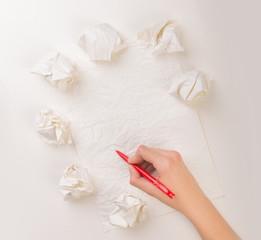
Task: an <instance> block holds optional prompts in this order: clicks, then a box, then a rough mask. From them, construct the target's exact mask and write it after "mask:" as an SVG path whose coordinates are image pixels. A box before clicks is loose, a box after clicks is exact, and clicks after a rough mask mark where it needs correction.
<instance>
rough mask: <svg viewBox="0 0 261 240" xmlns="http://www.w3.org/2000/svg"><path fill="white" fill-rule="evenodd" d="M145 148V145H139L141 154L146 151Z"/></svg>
mask: <svg viewBox="0 0 261 240" xmlns="http://www.w3.org/2000/svg"><path fill="white" fill-rule="evenodd" d="M144 148H145V146H144V145H139V147H138V149H137V150H138V152H141V151H143V150H144Z"/></svg>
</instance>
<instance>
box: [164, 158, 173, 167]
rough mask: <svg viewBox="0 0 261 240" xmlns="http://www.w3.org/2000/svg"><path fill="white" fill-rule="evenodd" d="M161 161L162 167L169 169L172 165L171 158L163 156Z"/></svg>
mask: <svg viewBox="0 0 261 240" xmlns="http://www.w3.org/2000/svg"><path fill="white" fill-rule="evenodd" d="M162 162H163V163H164V167H165V168H166V169H169V168H170V167H171V166H172V165H173V161H172V160H171V158H167V157H163V158H162Z"/></svg>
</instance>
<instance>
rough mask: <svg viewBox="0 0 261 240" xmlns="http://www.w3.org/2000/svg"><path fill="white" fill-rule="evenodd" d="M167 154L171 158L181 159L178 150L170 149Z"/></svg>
mask: <svg viewBox="0 0 261 240" xmlns="http://www.w3.org/2000/svg"><path fill="white" fill-rule="evenodd" d="M169 154H170V157H171V158H173V159H175V160H181V155H180V153H179V152H177V151H174V150H172V151H169Z"/></svg>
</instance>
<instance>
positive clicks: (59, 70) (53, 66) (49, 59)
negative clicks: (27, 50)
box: [31, 52, 78, 90]
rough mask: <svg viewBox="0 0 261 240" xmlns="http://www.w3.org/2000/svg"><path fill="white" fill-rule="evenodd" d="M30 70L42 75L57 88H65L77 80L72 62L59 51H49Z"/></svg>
mask: <svg viewBox="0 0 261 240" xmlns="http://www.w3.org/2000/svg"><path fill="white" fill-rule="evenodd" d="M31 72H32V73H37V74H40V75H42V76H43V77H44V78H45V79H46V80H47V81H49V82H50V83H51V84H52V85H54V86H55V87H56V88H57V89H59V90H66V89H67V88H68V87H69V86H72V85H74V84H76V83H77V82H78V76H77V73H76V69H75V64H74V62H73V61H71V60H70V59H68V58H67V57H65V56H63V55H62V54H61V53H59V52H52V53H50V54H49V55H48V56H46V57H45V58H44V59H43V60H42V61H40V62H39V63H38V64H37V65H36V66H35V67H34V68H33V69H32V70H31Z"/></svg>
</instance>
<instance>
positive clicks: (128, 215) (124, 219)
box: [109, 193, 146, 228]
mask: <svg viewBox="0 0 261 240" xmlns="http://www.w3.org/2000/svg"><path fill="white" fill-rule="evenodd" d="M114 203H115V205H116V208H115V210H114V211H113V212H112V213H111V215H110V217H109V220H110V223H111V224H112V225H115V226H119V227H123V228H128V227H133V226H134V225H135V224H136V223H139V222H141V221H142V220H144V218H145V211H144V210H145V206H146V202H144V201H142V200H141V199H139V198H136V197H134V196H132V195H130V194H128V193H123V194H121V195H120V196H119V198H118V199H117V200H116V201H114Z"/></svg>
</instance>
